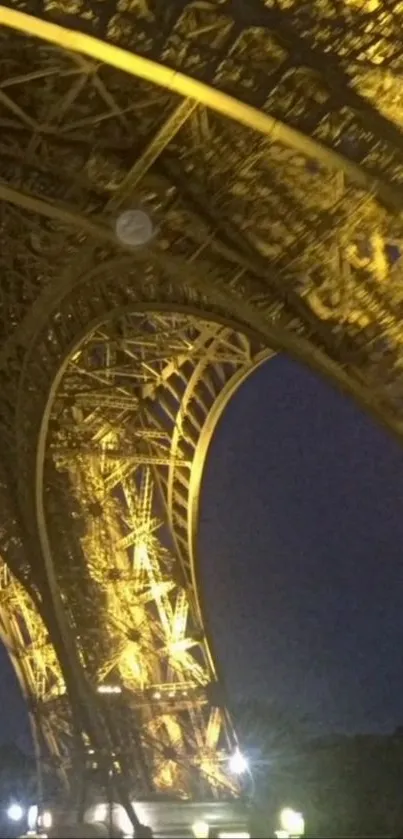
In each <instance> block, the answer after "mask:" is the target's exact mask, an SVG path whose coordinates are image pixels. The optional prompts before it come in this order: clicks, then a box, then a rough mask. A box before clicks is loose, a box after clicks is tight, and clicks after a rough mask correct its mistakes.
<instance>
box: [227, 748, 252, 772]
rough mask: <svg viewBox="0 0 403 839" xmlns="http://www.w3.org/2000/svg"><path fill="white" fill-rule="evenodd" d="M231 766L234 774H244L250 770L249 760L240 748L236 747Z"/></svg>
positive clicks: (231, 758) (230, 761)
mask: <svg viewBox="0 0 403 839" xmlns="http://www.w3.org/2000/svg"><path fill="white" fill-rule="evenodd" d="M229 768H230V770H231V772H232V773H233V774H234V775H243V773H244V772H247V771H248V761H247V760H246V758H245V757H244V756H243V754H242V753H241V752H240V751H239V749H236V750H235V752H234V754H233V755H231V757H230V760H229Z"/></svg>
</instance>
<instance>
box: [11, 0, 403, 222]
mask: <svg viewBox="0 0 403 839" xmlns="http://www.w3.org/2000/svg"><path fill="white" fill-rule="evenodd" d="M0 26H5V27H8V28H9V29H13V30H15V31H17V32H20V33H23V34H25V35H27V36H30V37H34V38H39V39H40V40H42V41H47V42H48V43H50V44H54V45H56V46H58V47H60V48H61V49H64V50H68V51H70V52H75V53H81V54H82V55H85V56H87V57H88V58H92V59H94V60H95V61H97V62H101V63H103V64H108V65H110V66H111V67H115V68H116V69H117V70H120V71H122V72H124V73H126V74H130V75H132V76H135V77H137V78H140V79H143V80H144V81H147V82H149V83H151V84H153V85H157V86H159V87H163V88H165V89H166V90H170V91H172V92H173V93H176V94H178V95H179V96H182V97H184V98H186V99H194V100H195V101H197V102H198V103H199V104H201V105H204V106H205V107H207V108H210V109H211V110H213V111H215V112H216V113H218V114H220V115H221V116H222V117H226V118H227V119H230V120H233V121H235V122H238V123H239V124H241V125H244V126H245V127H247V128H250V129H251V130H253V131H256V132H257V133H258V134H262V135H263V136H266V137H267V138H269V139H270V141H271V142H279V143H283V144H284V145H285V146H288V147H289V148H292V149H295V150H296V151H298V152H300V153H301V154H304V155H306V156H307V157H309V158H311V159H314V160H317V161H319V162H320V163H321V164H322V165H323V166H326V167H327V168H329V169H330V170H334V171H341V172H344V174H345V176H346V178H348V180H349V181H350V182H351V183H353V184H355V185H356V186H357V187H359V188H360V189H363V190H365V191H366V192H369V193H372V194H373V195H374V196H376V197H377V198H378V200H379V201H380V202H381V203H382V204H384V205H385V206H387V207H388V208H389V209H390V210H392V211H393V212H398V213H402V212H403V193H402V192H401V190H398V189H394V188H393V187H391V186H389V184H387V183H385V182H384V181H382V180H381V179H380V178H376V177H374V176H372V175H370V174H369V173H368V172H366V171H365V169H362V168H361V167H360V166H358V165H357V164H355V163H353V162H352V161H351V160H349V159H348V158H346V157H344V156H343V155H341V154H339V153H338V152H335V151H333V149H329V148H327V147H326V146H324V145H323V144H322V143H320V142H318V141H317V140H314V139H313V138H312V137H309V136H307V135H306V134H303V133H302V132H301V131H297V130H296V129H294V128H290V127H289V126H288V125H286V124H285V123H283V122H281V121H280V120H278V119H275V118H274V117H272V116H270V115H269V114H266V113H263V112H262V111H259V110H258V109H257V108H253V107H252V106H251V105H247V104H246V103H245V102H241V101H239V100H238V99H236V98H235V97H233V96H229V95H228V94H227V93H223V91H220V90H217V89H216V88H214V87H211V86H210V85H208V84H205V83H204V82H200V81H197V80H196V79H193V78H191V77H190V76H186V75H185V74H184V73H180V72H178V71H177V70H174V69H171V68H170V67H166V66H164V65H162V64H159V63H158V62H157V61H152V60H151V59H149V58H144V57H143V56H140V55H135V54H134V53H131V52H128V51H127V50H124V49H122V48H121V47H116V46H114V45H113V44H109V43H106V42H105V41H101V40H99V39H98V38H93V37H92V36H90V35H86V34H84V33H82V32H77V31H75V30H74V31H73V30H70V29H67V28H65V27H63V26H59V25H58V24H55V23H49V22H48V21H45V20H41V19H39V18H37V17H34V16H32V15H27V14H26V13H25V12H20V11H18V10H17V9H9V8H6V7H5V6H0Z"/></svg>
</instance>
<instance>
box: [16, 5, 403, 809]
mask: <svg viewBox="0 0 403 839" xmlns="http://www.w3.org/2000/svg"><path fill="white" fill-rule="evenodd" d="M24 14H28V15H32V16H33V17H32V18H31V19H30V18H28V17H26V16H24ZM402 22H403V6H402V3H401V2H397V0H396V2H386V0H383V2H381V0H367V1H366V2H364V0H362V2H361V1H360V0H344V2H343V1H342V2H339V3H327V2H326V0H312V2H309V3H301V2H297V0H295V2H294V0H267V2H263V1H262V2H259V0H254V2H250V1H249V0H248V2H246V0H222V2H221V0H215V2H213V0H211V2H210V0H197V2H185V0H176V2H174V0H171V2H157V0H154V2H152V0H148V1H147V0H137V2H136V0H133V1H132V2H128V3H124V2H122V1H121V0H118V2H117V3H112V2H103V3H102V4H101V3H91V2H84V0H77V2H72V1H71V0H66V2H64V0H36V2H35V4H33V2H32V0H27V2H26V3H23V2H20V3H19V4H18V7H17V5H16V4H14V3H9V4H4V5H2V6H0V27H1V25H2V28H0V128H1V138H0V199H1V201H2V203H1V206H0V213H1V218H0V265H1V277H2V279H1V284H0V338H1V341H0V376H1V394H0V398H1V433H2V440H3V446H4V448H5V449H6V451H7V452H8V453H9V457H7V456H5V458H4V464H3V468H4V477H2V480H1V491H2V495H4V498H5V499H7V501H6V502H5V503H7V504H8V505H9V508H10V515H8V516H5V517H4V522H2V530H1V534H0V536H1V542H2V544H4V546H5V550H4V551H3V555H4V558H5V561H6V562H7V563H8V565H9V566H10V567H12V569H13V572H14V573H15V575H16V577H18V580H19V581H20V583H22V584H23V585H24V586H26V588H27V590H28V591H29V592H31V593H33V595H34V599H35V598H37V601H38V602H39V603H40V604H41V608H42V610H43V613H44V616H45V622H46V623H47V625H48V626H49V627H50V631H51V636H52V640H54V645H55V649H56V651H57V654H58V656H59V658H60V661H61V663H62V670H63V675H64V677H65V680H66V686H67V689H68V691H69V695H70V701H71V702H72V705H73V707H74V708H75V712H76V713H77V714H78V710H77V709H78V708H80V709H81V711H80V713H81V714H82V713H83V712H82V709H83V707H84V708H85V707H88V708H89V707H91V708H96V713H95V714H94V715H92V716H94V721H93V720H92V716H91V714H89V715H88V713H87V716H86V717H85V714H84V717H83V716H82V715H81V716H80V714H79V716H80V720H81V724H82V728H83V730H85V731H86V732H87V735H88V737H89V738H90V741H91V742H92V741H97V736H96V733H97V732H98V734H100V732H101V731H102V726H103V722H102V721H105V720H107V719H109V717H110V716H111V715H110V714H109V712H108V708H107V705H106V703H108V702H112V701H113V702H115V700H116V703H117V702H118V701H119V703H120V706H119V707H120V708H121V711H120V712H119V714H120V716H119V714H117V716H118V717H119V720H120V722H119V723H118V722H117V723H116V726H117V727H116V730H115V728H114V726H112V727H111V725H110V724H109V723H108V726H107V732H106V733H105V738H106V741H107V747H106V746H105V749H104V751H105V753H106V752H108V754H109V757H110V756H111V755H112V756H113V761H115V762H116V761H119V760H121V762H122V765H121V766H120V769H121V770H122V771H123V765H125V766H126V767H127V761H126V760H125V748H124V737H123V730H127V731H129V730H130V732H131V733H130V736H129V735H128V736H127V746H129V744H130V749H131V753H132V754H136V755H137V760H136V761H135V765H134V764H133V767H132V769H127V768H126V769H125V772H126V775H127V777H129V776H130V778H131V785H132V788H134V789H137V790H144V789H146V788H157V789H159V790H160V791H161V790H166V789H174V788H175V789H176V790H177V791H178V792H180V793H181V794H187V795H189V794H194V790H195V789H196V788H197V787H198V785H200V784H201V785H202V786H203V784H204V785H205V786H206V788H207V787H209V788H211V789H212V790H214V791H215V793H216V794H221V793H219V792H218V791H219V790H222V789H225V790H226V791H227V792H233V791H234V789H233V783H232V781H231V780H229V778H228V776H227V775H226V773H225V771H224V767H225V759H226V758H225V755H226V754H228V749H229V748H230V747H232V746H233V745H234V742H235V739H234V738H235V735H234V733H233V732H232V728H231V724H230V721H229V718H228V715H227V713H226V712H225V710H224V708H222V707H221V705H222V703H220V702H219V703H218V705H216V706H215V705H214V702H213V699H212V697H211V696H210V695H208V693H209V691H208V690H207V691H206V687H207V686H208V685H210V684H211V683H214V682H215V679H216V673H215V669H214V665H213V661H212V658H211V655H210V653H209V652H208V646H207V641H206V640H205V636H204V630H203V621H202V615H201V610H200V606H199V601H198V597H197V586H196V579H195V575H194V544H195V538H196V532H197V506H198V487H199V483H200V478H201V474H202V466H203V460H204V456H205V453H206V450H207V446H208V440H209V435H210V432H211V429H212V428H213V427H214V422H215V420H216V418H217V416H218V415H219V413H220V411H221V409H222V406H223V405H224V403H225V400H226V399H227V398H229V395H230V394H231V392H232V391H233V389H234V388H235V386H236V384H237V383H238V382H239V381H241V380H242V378H243V376H245V375H246V374H247V373H248V372H250V371H251V370H252V369H253V367H254V366H255V365H256V364H258V363H260V361H262V360H263V359H264V358H265V357H266V354H270V352H271V351H277V350H283V349H285V350H288V351H290V352H292V353H293V354H294V355H295V356H296V357H297V358H300V359H301V360H302V361H304V362H306V363H308V364H311V365H312V366H313V367H314V368H315V369H317V370H320V371H321V372H323V373H325V374H326V375H328V376H329V377H331V378H332V379H333V380H334V381H336V382H337V383H338V384H340V385H341V386H342V387H343V388H345V389H346V390H347V391H348V392H350V393H351V394H352V395H353V396H355V397H356V398H357V399H358V400H359V401H360V402H361V404H362V405H364V406H365V407H366V408H367V409H369V410H370V411H372V413H373V414H374V415H377V416H378V417H379V418H381V419H382V420H383V421H384V422H385V423H386V424H387V425H388V426H389V427H390V428H391V429H393V430H394V431H395V432H396V433H397V434H398V435H400V436H401V433H402V419H403V418H402V407H401V400H402V384H403V379H402V331H401V315H402V303H403V292H402V288H403V284H402V265H401V243H402V239H403V222H402V210H403V197H402V196H403V193H402V172H403V166H402V163H403V151H402V149H403V145H402V133H401V125H402V117H403V98H402V95H401V84H400V76H401V72H402V62H403V59H402V49H403V47H402V46H401V37H400V32H401V25H402ZM53 24H57V25H58V27H59V28H55V27H52V25H53ZM33 33H34V34H35V37H33ZM88 36H90V37H88ZM116 47H118V48H119V49H116ZM136 207H137V208H141V209H143V210H144V211H145V212H146V213H147V214H148V215H149V217H150V218H151V220H152V224H153V228H154V236H153V239H152V240H151V241H150V242H149V243H148V245H147V246H146V247H144V248H138V249H130V248H127V247H125V246H124V245H123V244H122V243H121V242H120V241H118V239H117V236H116V222H117V220H118V218H119V215H120V214H121V213H122V212H123V211H124V210H125V209H130V208H136ZM112 313H114V316H113V317H111V314H112ZM157 350H158V351H157ZM86 380H88V382H87V384H88V385H90V386H89V387H87V385H86ZM95 400H97V404H95ZM192 476H193V477H192ZM101 509H102V515H101V514H100V511H101ZM28 544H29V545H30V551H29V556H28V551H27V545H28ZM63 557H64V560H63ZM45 572H46V573H45ZM109 572H110V575H109V576H108V574H109ZM78 580H80V583H78V582H77V581H78ZM122 580H123V581H125V582H127V585H126V584H125V585H122ZM157 590H158V591H160V590H161V591H163V592H164V593H163V594H161V595H158V596H157V593H156V592H157ZM146 592H148V594H147V593H146ZM58 597H59V599H60V602H59V603H58V602H56V601H57V598H58ZM86 610H87V613H88V614H87V617H85V612H86ZM60 611H64V613H65V614H64V617H65V620H64V622H63V620H61V617H60ZM151 615H152V616H153V620H151V619H150V616H151ZM89 616H91V617H89ZM142 621H143V623H141V622H142ZM144 622H146V624H147V631H144V637H143V638H142V639H141V643H143V644H144V646H145V647H147V645H148V647H149V648H150V649H152V651H153V652H152V654H151V653H150V655H149V658H147V655H146V653H145V652H144V649H143V648H142V646H141V643H140V639H139V634H141V633H140V630H139V625H140V624H141V625H142V626H143V624H144ZM63 627H64V628H63ZM66 628H67V630H68V634H69V637H70V641H69V643H68V642H67V638H66V634H65V630H66ZM175 633H176V634H175ZM174 637H175V638H176V641H175V642H174V641H173V640H172V639H173V638H174ZM172 644H173V645H174V646H175V644H176V649H177V650H179V648H181V649H182V653H181V655H182V658H181V657H180V656H179V658H177V659H175V656H174V654H173V652H172V649H173V647H172ZM170 645H171V646H170ZM181 645H182V646H181ZM184 646H186V650H185V651H184ZM185 653H186V655H185ZM178 655H179V653H178ZM73 659H74V661H75V664H76V665H77V667H78V670H77V669H76V670H75V671H74V673H75V675H74V678H72V675H71V673H70V670H69V668H70V666H73V665H72V661H73ZM134 661H136V666H137V667H138V670H136V667H135V666H134ZM73 669H74V668H73ZM83 670H84V671H85V673H86V678H85V679H84V681H83V684H82V685H81V682H80V679H81V676H80V673H81V674H82V672H83ZM112 677H113V680H114V681H113V684H114V685H115V686H116V687H118V688H119V689H121V691H122V693H119V694H118V693H116V694H112V693H111V694H104V695H102V694H99V693H97V688H98V687H101V688H102V686H104V687H105V686H106V687H107V686H108V685H109V681H108V680H109V679H112ZM76 682H78V683H80V685H81V687H80V690H79V691H78V693H79V694H80V695H79V696H76ZM178 686H179V687H178ZM177 690H179V691H180V692H182V694H183V695H182V696H181V698H180V700H179V698H178V697H177ZM186 692H187V694H186V696H185V693H186ZM169 693H173V694H174V696H171V697H170V696H169ZM158 694H160V696H159V697H158ZM167 694H168V696H167ZM190 696H191V697H192V701H190V699H189V697H190ZM118 697H119V699H118ZM129 697H130V698H129ZM84 699H85V701H84ZM104 700H105V701H104ZM91 703H93V704H91ZM102 703H103V704H102ZM212 708H213V709H214V708H216V710H212ZM217 708H218V710H217ZM116 713H117V712H116ZM92 722H93V724H94V726H95V728H94V729H93V730H92V731H89V729H90V728H91V725H92ZM119 726H120V728H119ZM95 729H96V730H95ZM190 731H191V734H190V733H189V732H190ZM220 738H221V739H220ZM226 738H227V739H226ZM84 740H85V738H84ZM101 740H102V737H101V735H100V738H98V741H97V744H96V751H98V752H102V750H103V746H102V743H101V742H100V741H101ZM156 741H159V742H160V744H161V743H162V744H163V752H162V753H161V750H160V751H158V749H157V748H156ZM85 742H86V741H85ZM136 744H137V745H136ZM213 746H214V748H213ZM108 750H109V751H108ZM126 752H127V749H126ZM118 755H119V756H120V757H119V758H118V757H117V756H118ZM126 757H127V755H126Z"/></svg>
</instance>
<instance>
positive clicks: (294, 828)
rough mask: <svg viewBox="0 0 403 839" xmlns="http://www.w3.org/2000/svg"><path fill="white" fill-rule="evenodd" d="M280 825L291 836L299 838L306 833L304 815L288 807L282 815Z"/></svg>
mask: <svg viewBox="0 0 403 839" xmlns="http://www.w3.org/2000/svg"><path fill="white" fill-rule="evenodd" d="M280 825H281V827H282V829H283V830H284V831H285V832H286V833H288V835H289V836H294V837H299V836H303V835H304V833H305V822H304V817H303V815H302V813H296V812H295V810H292V809H291V807H286V808H285V809H284V810H282V812H281V813H280Z"/></svg>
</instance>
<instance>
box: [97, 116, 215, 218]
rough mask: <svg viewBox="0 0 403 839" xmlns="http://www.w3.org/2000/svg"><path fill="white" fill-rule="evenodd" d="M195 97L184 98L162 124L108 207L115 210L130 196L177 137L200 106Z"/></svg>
mask: <svg viewBox="0 0 403 839" xmlns="http://www.w3.org/2000/svg"><path fill="white" fill-rule="evenodd" d="M198 104H199V103H198V102H196V100H195V99H184V100H183V101H182V102H181V103H180V104H179V105H178V107H177V108H175V109H174V111H173V112H172V113H171V114H170V116H169V117H168V119H167V120H166V121H165V122H164V124H163V125H162V126H161V128H160V129H159V131H158V132H157V134H156V135H155V137H153V139H152V140H151V142H150V143H149V144H148V146H147V148H146V149H145V150H144V152H143V154H142V155H140V157H138V158H137V160H136V162H135V163H134V164H133V166H132V168H131V169H129V171H128V173H127V175H126V177H125V178H124V180H123V183H121V184H120V186H119V188H118V189H117V191H116V193H115V195H114V196H113V197H112V198H111V200H110V201H109V202H108V209H111V210H115V209H117V208H118V207H119V206H120V205H121V204H123V203H124V201H125V200H126V199H127V198H130V196H131V194H132V192H133V190H134V189H135V188H136V186H137V185H138V184H139V182H140V181H141V180H142V178H144V176H145V175H146V174H147V172H148V170H149V169H150V168H151V166H152V165H153V163H155V161H156V160H157V158H158V157H159V156H160V154H161V153H162V152H163V151H164V149H165V148H166V146H167V145H168V144H169V143H170V142H171V140H172V139H173V138H174V137H175V135H176V134H177V133H178V131H179V130H180V129H181V128H182V125H184V124H185V122H186V120H188V119H189V117H190V116H191V114H193V112H194V111H195V109H196V108H197V107H198Z"/></svg>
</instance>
